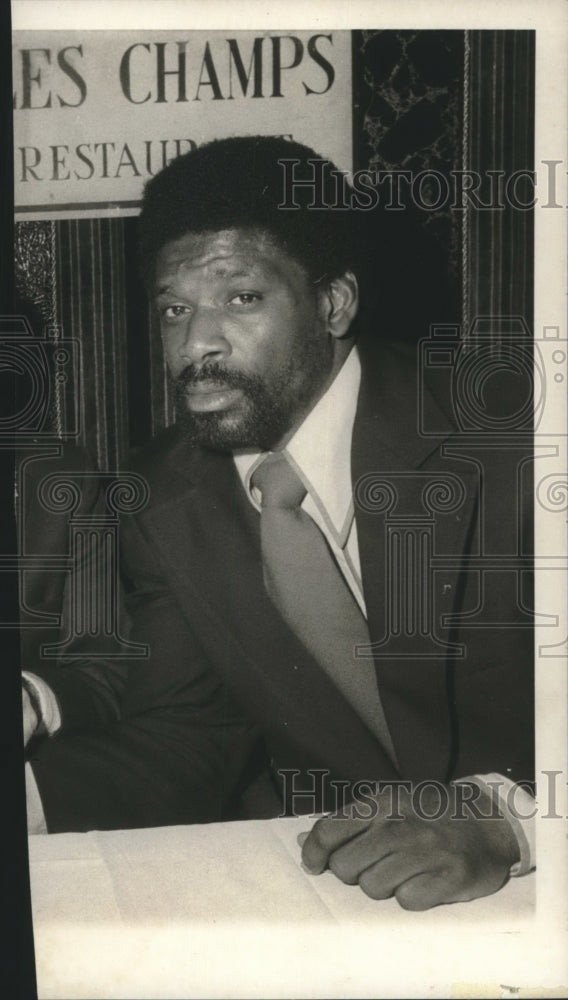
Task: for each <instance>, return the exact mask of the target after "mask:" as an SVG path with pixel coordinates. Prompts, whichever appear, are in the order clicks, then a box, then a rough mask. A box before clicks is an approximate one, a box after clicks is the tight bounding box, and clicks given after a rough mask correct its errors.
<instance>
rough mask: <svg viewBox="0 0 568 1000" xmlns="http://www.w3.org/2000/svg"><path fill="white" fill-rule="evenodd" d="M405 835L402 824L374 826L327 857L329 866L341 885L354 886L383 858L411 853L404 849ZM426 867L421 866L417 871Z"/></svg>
mask: <svg viewBox="0 0 568 1000" xmlns="http://www.w3.org/2000/svg"><path fill="white" fill-rule="evenodd" d="M404 833H405V831H404V830H401V828H400V826H399V824H396V825H394V821H391V823H390V824H389V823H384V824H381V826H380V828H377V826H376V825H375V826H372V827H370V828H369V829H367V830H363V831H361V832H360V833H359V835H358V836H357V837H352V839H351V840H348V841H347V842H346V843H344V844H341V845H340V846H339V847H337V848H336V849H335V850H334V851H333V853H332V854H331V856H330V857H329V858H328V867H329V869H330V870H331V871H332V872H333V874H334V875H336V876H337V878H339V879H341V881H342V882H345V883H346V884H347V885H355V884H356V883H357V882H358V881H359V876H360V875H361V872H364V871H365V870H366V869H367V868H370V867H371V866H372V865H375V864H378V863H379V862H380V863H382V861H383V858H385V859H386V858H387V857H389V855H393V854H396V855H399V856H400V855H401V854H407V855H410V854H411V852H410V851H407V850H406V849H405V848H406V840H407V838H405V837H404ZM410 846H412V845H410ZM424 867H426V866H425V865H422V866H421V868H419V869H418V870H422V869H423V868H424Z"/></svg>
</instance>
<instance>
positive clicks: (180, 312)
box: [160, 306, 191, 322]
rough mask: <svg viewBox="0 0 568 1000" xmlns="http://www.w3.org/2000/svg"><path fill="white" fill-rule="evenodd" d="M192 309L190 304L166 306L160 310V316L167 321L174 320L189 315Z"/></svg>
mask: <svg viewBox="0 0 568 1000" xmlns="http://www.w3.org/2000/svg"><path fill="white" fill-rule="evenodd" d="M189 312H191V310H190V309H189V308H188V306H164V308H163V309H161V310H160V316H161V318H162V319H165V320H166V321H168V320H169V321H170V322H172V320H176V319H181V318H182V317H183V316H187V315H188V313H189Z"/></svg>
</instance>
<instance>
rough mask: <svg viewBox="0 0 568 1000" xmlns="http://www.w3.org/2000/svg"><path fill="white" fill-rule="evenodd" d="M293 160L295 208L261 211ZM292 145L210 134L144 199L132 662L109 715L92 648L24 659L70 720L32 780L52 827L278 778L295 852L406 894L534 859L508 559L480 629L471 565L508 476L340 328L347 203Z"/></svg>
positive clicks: (368, 334) (528, 709) (396, 361)
mask: <svg viewBox="0 0 568 1000" xmlns="http://www.w3.org/2000/svg"><path fill="white" fill-rule="evenodd" d="M285 159H288V160H294V161H295V163H294V171H295V174H294V178H295V187H294V194H293V200H294V202H295V203H296V204H297V205H298V208H287V209H286V208H282V207H279V206H281V205H282V203H283V202H284V201H285V198H284V169H283V165H282V162H281V161H282V160H285ZM314 160H315V161H317V157H316V154H314V153H313V152H312V151H311V150H309V149H307V148H306V147H303V146H300V145H298V144H296V143H289V142H286V141H284V140H278V139H272V138H235V139H228V140H223V141H219V142H215V143H211V144H208V145H206V146H203V147H201V148H200V149H199V150H197V151H195V152H193V153H190V154H188V155H187V156H185V157H181V158H179V159H177V160H175V161H173V162H172V163H171V164H170V165H169V166H168V167H167V168H166V169H165V170H164V171H163V172H162V173H161V174H160V175H158V176H157V177H156V178H154V179H153V180H152V181H151V182H150V183H149V185H148V187H147V189H146V193H145V199H144V206H143V211H142V216H141V245H142V257H143V264H144V270H145V276H146V280H147V283H148V287H149V289H150V291H151V295H152V299H153V301H154V303H155V306H156V310H157V313H158V315H159V321H160V329H161V334H162V340H163V345H164V351H165V356H166V360H167V364H168V368H169V371H170V374H171V376H172V378H173V380H174V382H175V384H176V387H177V390H178V394H179V400H180V408H181V418H180V420H179V422H178V424H177V426H176V427H175V428H173V429H169V430H168V431H166V432H165V433H164V434H162V435H161V436H159V437H158V438H157V439H155V440H154V441H153V442H152V443H151V444H150V445H149V446H148V447H147V448H146V449H144V450H143V451H142V452H141V454H140V455H139V456H138V459H137V463H136V470H137V471H138V472H139V473H141V474H142V475H144V476H145V477H146V479H147V481H148V484H149V487H150V495H151V499H150V504H149V506H148V508H147V509H146V510H144V511H143V512H141V513H140V514H138V515H133V516H132V518H129V519H123V523H122V549H123V554H122V565H123V572H124V577H125V586H126V590H127V595H128V607H129V612H130V615H131V618H132V623H133V632H132V638H133V639H134V640H135V641H141V642H146V643H147V644H148V646H149V649H150V656H149V658H148V659H147V660H141V661H140V662H139V663H137V664H136V665H135V666H133V667H132V668H131V669H130V670H129V674H128V678H127V680H126V681H125V684H124V687H123V690H122V694H121V698H120V705H119V711H120V714H121V721H120V722H119V723H116V722H115V721H114V718H115V714H116V707H115V708H113V709H112V710H111V709H109V703H111V702H112V700H113V698H114V697H115V695H116V687H113V688H112V690H110V689H109V684H108V682H107V678H106V673H105V667H104V665H102V664H101V665H99V667H98V668H97V669H96V670H93V669H92V668H91V669H89V670H87V671H74V670H72V669H70V670H64V669H61V668H58V667H55V668H51V669H49V668H44V669H42V670H41V671H38V673H41V679H40V680H39V681H37V683H38V686H39V687H38V691H39V694H41V698H42V699H43V700H44V702H48V701H49V699H50V698H53V696H52V695H50V692H49V687H50V688H51V690H52V692H55V694H56V696H57V711H58V713H59V715H60V718H61V722H62V729H61V733H60V735H58V736H57V737H56V738H55V739H53V740H48V741H45V742H44V743H43V745H42V746H41V747H40V749H39V750H38V752H37V759H36V760H35V762H34V772H35V776H36V780H37V782H38V786H39V791H40V794H41V798H42V801H43V805H44V808H45V813H46V816H47V825H48V829H50V830H54V831H55V830H59V829H69V828H74V829H88V828H91V827H93V826H97V827H98V828H101V827H105V826H127V825H151V824H160V823H168V822H170V823H171V822H196V821H203V820H211V819H218V818H223V817H224V816H227V815H231V814H232V815H235V808H236V803H237V801H238V800H239V799H240V796H241V793H242V792H243V791H247V788H248V789H249V790H252V794H253V796H255V795H256V796H257V798H256V799H254V800H253V801H255V802H256V806H255V805H253V807H252V814H253V815H270V814H272V815H277V814H278V812H279V811H282V807H281V805H276V806H275V805H274V804H273V800H274V795H275V792H276V793H277V794H278V801H279V802H280V803H281V802H283V803H284V805H285V808H286V811H287V812H289V813H299V812H308V813H309V812H313V811H324V810H325V811H331V812H332V813H338V815H332V816H329V817H326V818H323V819H321V820H319V821H318V822H317V823H316V824H315V826H314V828H313V830H312V832H311V833H310V835H309V836H308V837H307V840H306V842H305V844H304V846H303V859H304V862H305V864H306V866H307V867H308V869H309V870H310V871H312V872H314V873H318V872H320V871H322V870H323V869H324V868H326V867H329V868H331V870H332V871H333V872H334V873H335V874H336V875H337V876H338V877H339V878H340V879H342V880H343V881H344V882H347V883H357V882H358V883H359V885H360V886H361V888H362V889H363V891H364V892H366V893H367V894H369V895H370V896H373V897H376V898H384V897H386V896H390V895H392V894H393V893H394V894H395V895H396V897H397V899H398V900H399V902H400V903H401V905H403V906H405V907H408V908H412V909H424V908H427V907H429V906H434V905H437V904H438V903H444V902H451V901H455V900H463V899H469V898H473V897H476V896H480V895H485V894H487V893H490V892H494V891H496V890H497V889H498V888H499V887H500V886H501V885H502V884H503V883H504V882H505V881H506V879H507V878H508V876H509V873H513V874H518V873H523V872H525V871H527V870H528V868H529V867H530V866H531V863H532V862H531V858H530V851H529V847H528V844H527V840H526V836H525V834H524V833H523V829H522V825H521V823H520V822H519V821H518V818H517V816H516V815H515V812H516V811H515V809H514V808H510V806H511V802H512V801H513V799H514V795H513V797H512V796H511V793H512V792H513V793H515V792H516V791H518V785H516V784H515V783H519V782H523V783H524V782H527V780H530V778H531V769H532V756H533V754H532V745H531V739H530V736H529V735H528V734H530V733H531V731H532V728H533V714H532V666H531V643H530V634H529V632H527V629H526V627H525V625H526V621H525V618H526V616H525V614H524V609H523V601H522V600H521V598H520V596H519V593H518V587H517V578H516V576H514V575H513V576H514V579H513V576H512V577H511V581H510V582H511V584H512V585H511V586H510V587H509V586H501V587H499V588H496V589H497V593H496V594H495V595H493V594H492V595H491V602H490V603H491V606H490V608H489V609H488V612H487V613H486V615H485V618H484V617H483V614H481V617H480V614H479V613H478V612H479V611H480V608H481V611H482V612H483V611H484V610H485V605H484V601H483V593H482V591H483V583H482V581H481V575H480V573H479V571H478V569H479V567H478V565H477V564H475V563H474V559H475V557H476V555H478V554H479V552H480V551H481V546H482V545H483V551H489V552H492V553H495V552H499V551H503V550H502V549H501V548H500V540H501V538H502V535H503V533H504V532H506V530H507V525H508V523H509V522H510V520H511V517H510V514H511V496H510V493H509V492H508V490H507V489H506V488H504V489H501V490H499V489H495V490H494V494H495V495H491V497H490V498H487V497H486V496H485V494H484V492H483V484H484V483H485V482H487V483H491V484H492V485H493V484H494V483H495V481H496V480H495V475H494V473H495V470H496V467H498V466H499V465H500V466H501V468H500V472H501V474H502V476H503V482H504V483H506V484H508V483H510V482H511V479H510V478H509V479H508V478H507V475H506V474H505V470H504V468H503V467H502V465H503V461H504V459H503V454H502V451H500V450H496V449H494V448H492V447H491V443H492V442H491V440H490V441H488V444H487V447H486V448H485V449H483V447H481V450H479V449H478V451H477V452H476V453H475V454H476V457H475V458H474V459H473V460H472V459H471V458H470V457H469V456H468V453H467V448H466V447H465V444H464V443H463V442H462V441H461V439H460V435H459V434H458V433H457V428H456V425H455V421H454V420H453V419H452V414H451V413H449V414H448V413H447V412H444V411H443V409H440V406H439V404H438V403H437V401H436V399H435V398H434V395H433V394H432V392H431V390H430V389H429V388H428V386H427V385H424V386H423V387H422V388H421V391H420V395H419V393H418V383H417V373H416V367H415V365H414V362H413V360H412V358H410V357H409V354H408V352H407V351H404V350H399V349H398V348H397V347H396V346H395V347H392V346H389V345H388V344H387V343H385V342H383V341H382V340H380V339H379V338H378V337H377V336H376V331H377V328H378V327H380V324H381V317H380V315H379V316H376V317H375V319H374V324H373V326H374V329H366V330H365V329H362V330H361V334H360V336H359V338H356V330H357V326H358V325H361V322H360V319H359V320H358V311H359V282H358V277H357V275H358V273H362V270H363V268H362V264H361V260H362V259H364V257H365V255H367V256H368V250H367V248H366V247H365V246H363V247H361V246H359V245H358V227H359V228H361V227H360V220H361V216H359V217H357V214H356V213H355V212H350V211H348V210H345V209H344V208H339V209H337V208H336V209H334V208H333V207H326V206H333V205H334V204H337V200H338V199H337V184H338V174H337V172H336V171H334V169H333V167H332V165H331V164H329V163H325V162H324V163H323V164H322V162H321V161H317V162H316V164H315V166H314V162H313V161H314ZM310 161H312V162H310ZM310 178H311V179H312V181H313V183H312V184H311V186H310V184H309V183H308V184H305V183H304V184H302V183H296V182H297V181H301V180H303V181H306V180H308V181H309V180H310ZM316 183H317V184H318V185H319V189H318V190H317V192H316V195H317V197H316V196H314V184H316ZM345 190H348V189H345ZM345 190H344V192H343V193H344V194H345ZM314 205H316V206H319V207H314ZM380 277H381V275H380V274H378V275H377V276H376V280H377V281H380ZM411 292H412V290H411V289H409V294H411ZM431 318H433V317H431ZM368 323H369V321H368V320H367V324H368ZM396 332H397V331H394V333H395V334H396ZM356 339H357V343H356ZM419 403H420V407H421V413H423V414H427V415H428V419H429V420H430V419H432V420H433V421H434V422H435V426H436V427H437V428H438V430H437V432H436V436H434V437H433V436H430V435H428V436H427V435H425V434H421V433H420V424H419V419H418V406H419ZM513 458H514V460H515V461H517V460H518V456H516V455H515V456H513V457H512V458H511V461H513ZM513 482H516V479H513ZM480 504H481V506H480ZM480 510H483V518H481V517H480ZM517 527H518V526H517V525H516V524H515V525H514V530H515V531H516V530H517ZM401 551H404V553H405V554H404V557H403V558H402V559H401V558H400V553H401ZM434 557H435V558H437V559H438V560H440V559H441V560H442V562H441V563H439V565H440V566H441V567H442V568H441V569H440V570H439V571H436V572H434V571H433V570H432V569H431V567H432V565H434V564H433V559H434ZM444 560H445V562H444ZM468 560H472V564H471V567H470V566H468ZM409 566H410V571H409ZM397 574H398V575H397ZM417 609H419V610H418V611H417ZM469 619H474V622H473V625H472V627H468V620H469ZM447 623H449V627H447ZM495 623H504V624H502V626H501V627H499V628H496V627H495ZM373 654H374V659H373ZM114 676H115V675H113V677H114ZM48 686H49V687H48ZM109 690H110V694H109ZM101 725H106V726H107V728H106V729H105V730H104V732H103V733H100V732H98V729H99V727H100V726H101ZM31 728H33V723H32V726H31ZM54 728H56V727H54ZM89 729H90V730H91V731H90V732H89V731H88V730H89ZM401 780H402V782H403V784H402V785H401V784H400V781H401ZM381 782H382V784H379V783H381ZM491 783H493V785H492V784H491ZM493 792H494V793H495V795H493V794H492V793H493ZM525 794H526V793H525ZM271 798H272V803H271ZM464 799H465V800H471V804H470V806H469V807H467V808H465V807H464ZM516 801H517V803H518V802H520V801H521V799H520V798H519V799H517V800H516ZM523 801H524V800H523ZM350 802H351V803H352V805H351V806H348V803H350ZM524 804H525V806H526V802H525V803H524ZM518 811H520V808H519V810H518ZM237 815H238V813H237ZM249 815H250V813H249Z"/></svg>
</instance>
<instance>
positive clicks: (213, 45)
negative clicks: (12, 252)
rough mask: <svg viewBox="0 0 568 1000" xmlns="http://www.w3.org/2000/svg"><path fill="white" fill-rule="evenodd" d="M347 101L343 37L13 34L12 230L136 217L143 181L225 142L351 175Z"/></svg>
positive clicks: (347, 48) (347, 41)
mask: <svg viewBox="0 0 568 1000" xmlns="http://www.w3.org/2000/svg"><path fill="white" fill-rule="evenodd" d="M351 101H352V94H351V33H350V32H348V31H335V32H334V31H329V30H326V31H319V32H318V31H292V32H263V31H258V32H255V31H239V32H232V33H230V32H223V31H187V30H180V31H148V30H146V31H144V30H140V31H114V32H111V31H104V30H101V31H95V32H93V31H88V32H79V31H33V32H32V31H16V32H14V51H13V106H14V157H15V163H14V184H15V209H16V218H19V219H29V218H48V219H49V218H51V219H53V218H65V217H69V216H71V217H76V216H77V215H79V214H86V215H91V216H93V215H95V216H104V215H107V216H111V215H112V216H116V215H133V214H137V212H138V209H139V205H140V199H141V195H142V190H143V187H144V183H145V182H146V181H147V180H148V179H149V178H150V177H152V176H153V175H154V174H156V173H157V172H158V171H160V170H161V169H162V168H163V167H164V166H166V165H167V163H168V162H170V161H171V160H172V159H173V158H174V157H176V156H179V155H180V154H183V153H186V152H188V151H189V150H190V149H193V148H195V147H196V146H197V145H200V144H202V143H203V142H207V141H209V140H211V139H214V138H220V137H224V136H228V135H240V134H253V135H254V134H273V135H284V136H289V137H290V138H294V139H295V140H297V141H300V142H304V143H306V144H307V145H309V146H311V147H313V148H314V149H315V150H316V151H317V152H318V153H321V154H323V155H326V156H329V157H330V158H331V159H332V160H334V162H335V163H337V165H338V166H340V167H341V168H342V169H344V170H348V171H349V170H351V167H352V147H351ZM229 169H230V165H229Z"/></svg>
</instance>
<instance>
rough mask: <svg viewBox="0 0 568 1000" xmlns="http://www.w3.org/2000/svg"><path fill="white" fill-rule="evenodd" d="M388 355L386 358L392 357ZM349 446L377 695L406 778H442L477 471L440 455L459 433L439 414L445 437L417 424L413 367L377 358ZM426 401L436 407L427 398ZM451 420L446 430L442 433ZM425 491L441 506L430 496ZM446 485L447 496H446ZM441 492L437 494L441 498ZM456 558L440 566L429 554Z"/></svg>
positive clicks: (447, 762) (368, 371)
mask: <svg viewBox="0 0 568 1000" xmlns="http://www.w3.org/2000/svg"><path fill="white" fill-rule="evenodd" d="M387 365H390V367H387ZM363 371H364V373H365V374H364V377H363V381H362V385H361V392H360V397H359V405H358V412H357V419H356V424H355V431H354V439H353V449H352V475H353V484H354V496H355V516H356V522H357V533H358V542H359V552H360V559H361V572H362V580H363V590H364V594H365V601H366V605H367V613H368V620H369V630H370V634H371V640H372V650H373V652H374V655H375V666H376V670H377V680H378V686H379V690H380V692H381V699H382V702H383V707H384V710H385V715H386V718H387V722H388V724H389V728H390V731H391V735H392V738H393V742H394V745H395V750H396V754H397V759H398V762H399V766H400V771H401V774H402V775H403V777H405V778H412V779H414V780H422V779H426V778H428V779H433V778H435V779H438V780H445V777H446V775H447V773H448V770H449V768H450V766H451V757H452V738H453V719H452V713H451V679H452V673H453V669H454V665H455V664H456V663H457V664H459V656H460V647H459V646H458V645H457V644H456V643H455V642H454V641H453V637H452V636H451V635H449V634H448V632H447V630H444V629H443V628H442V626H441V616H442V615H443V614H445V613H447V612H449V611H451V610H452V609H453V608H454V606H455V602H456V600H457V596H458V594H459V584H458V578H459V572H460V558H461V554H462V553H463V552H464V551H465V550H467V539H468V534H469V532H470V531H471V525H472V519H473V518H474V514H475V510H476V500H477V486H478V484H477V482H476V478H475V475H474V474H473V473H472V472H471V469H470V468H468V467H467V466H466V464H465V463H461V464H460V463H457V462H451V461H448V460H446V459H444V458H443V457H442V447H441V446H442V444H443V442H444V441H445V440H447V437H448V435H451V434H453V433H455V431H454V428H453V426H452V424H451V423H450V422H449V420H447V419H446V418H445V417H444V416H443V415H442V414H441V412H440V411H439V410H438V408H437V407H436V409H437V410H438V412H437V421H436V426H438V427H440V428H442V430H441V432H440V435H439V437H436V438H432V437H425V436H421V435H420V434H419V433H417V428H416V420H417V405H416V401H417V389H416V381H415V377H414V375H413V370H412V369H409V366H408V365H404V364H402V365H395V366H394V368H393V367H392V363H390V362H389V361H388V360H385V359H380V358H377V359H376V360H375V361H374V363H373V362H372V361H371V360H367V364H366V365H364V366H363ZM428 405H430V406H436V404H435V402H434V401H433V399H432V398H431V397H429V399H428ZM444 426H445V427H446V429H447V433H446V434H444V431H443V428H444ZM435 482H439V483H441V484H443V485H442V493H441V494H436V493H435V492H434V493H430V494H428V497H429V503H430V506H432V505H433V506H434V507H435V506H436V496H438V498H439V499H438V505H439V506H441V507H442V508H443V498H444V491H448V493H449V494H450V495H451V496H453V497H454V499H455V502H456V504H457V506H455V508H454V507H452V503H451V502H450V503H449V504H447V506H448V507H449V509H448V511H447V512H446V513H443V512H442V511H441V510H432V509H430V507H429V506H428V503H426V504H425V502H424V497H425V492H424V491H425V489H427V488H428V487H432V486H433V484H434V483H435ZM446 495H447V494H446ZM440 500H441V501H442V502H441V503H440ZM442 555H443V556H444V557H453V558H448V559H447V565H446V566H445V567H443V568H442V569H440V570H438V569H436V571H434V567H433V563H432V558H433V557H440V556H442Z"/></svg>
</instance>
